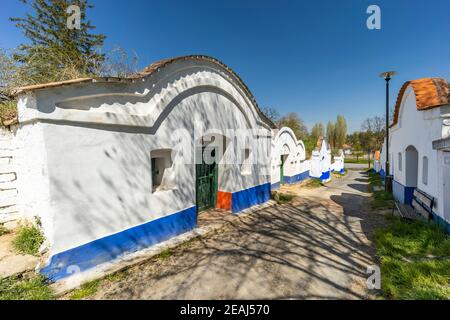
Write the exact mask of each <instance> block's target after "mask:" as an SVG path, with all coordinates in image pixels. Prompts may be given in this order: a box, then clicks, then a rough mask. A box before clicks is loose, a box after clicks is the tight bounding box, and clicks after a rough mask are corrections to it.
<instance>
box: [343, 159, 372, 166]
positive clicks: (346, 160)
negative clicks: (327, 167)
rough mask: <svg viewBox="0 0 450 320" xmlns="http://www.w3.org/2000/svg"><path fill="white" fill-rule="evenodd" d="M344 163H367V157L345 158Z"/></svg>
mask: <svg viewBox="0 0 450 320" xmlns="http://www.w3.org/2000/svg"><path fill="white" fill-rule="evenodd" d="M345 163H357V164H367V165H369V160H368V159H356V158H345Z"/></svg>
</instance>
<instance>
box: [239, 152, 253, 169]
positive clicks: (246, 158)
mask: <svg viewBox="0 0 450 320" xmlns="http://www.w3.org/2000/svg"><path fill="white" fill-rule="evenodd" d="M250 154H251V152H250V149H249V148H245V149H244V159H243V161H242V165H241V174H250V173H251V172H252V163H251V159H250Z"/></svg>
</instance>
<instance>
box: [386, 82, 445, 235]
mask: <svg viewBox="0 0 450 320" xmlns="http://www.w3.org/2000/svg"><path fill="white" fill-rule="evenodd" d="M449 94H450V90H449V84H448V82H447V80H445V79H441V78H424V79H418V80H412V81H407V82H406V83H405V84H404V85H403V86H402V88H401V89H400V92H399V94H398V97H397V102H396V105H395V111H394V119H393V123H392V125H391V130H390V139H389V140H390V141H389V153H390V154H389V155H386V154H385V148H383V150H382V153H381V159H380V162H381V163H380V165H381V170H384V169H385V168H384V161H385V157H386V156H388V157H389V160H390V174H392V175H393V177H394V181H393V193H394V196H395V198H396V199H397V200H399V201H400V202H402V203H406V204H411V202H412V197H413V192H414V190H415V189H419V190H420V191H422V192H424V193H426V194H428V195H430V196H432V197H433V198H435V202H434V204H433V208H432V209H433V218H434V219H435V220H436V221H437V222H438V223H440V224H442V225H444V226H446V228H447V230H450V229H449V221H450V98H449Z"/></svg>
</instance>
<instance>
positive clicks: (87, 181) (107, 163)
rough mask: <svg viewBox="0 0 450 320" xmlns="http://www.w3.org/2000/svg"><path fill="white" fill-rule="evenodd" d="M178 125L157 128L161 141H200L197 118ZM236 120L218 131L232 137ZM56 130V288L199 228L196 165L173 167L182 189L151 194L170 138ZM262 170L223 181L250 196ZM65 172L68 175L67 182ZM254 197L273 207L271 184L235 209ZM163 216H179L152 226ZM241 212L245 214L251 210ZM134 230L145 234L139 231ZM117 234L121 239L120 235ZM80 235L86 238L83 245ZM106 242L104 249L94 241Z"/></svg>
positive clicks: (206, 120)
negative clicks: (182, 131)
mask: <svg viewBox="0 0 450 320" xmlns="http://www.w3.org/2000/svg"><path fill="white" fill-rule="evenodd" d="M193 92H194V91H193ZM195 92H196V91H195ZM191 93H192V92H191ZM193 97H194V96H192V95H189V96H188V98H185V99H184V100H183V108H185V109H183V110H184V111H185V112H186V113H187V114H190V115H191V114H194V111H197V112H200V113H201V119H202V123H201V125H202V126H203V127H204V128H212V127H214V126H215V125H214V123H213V122H211V120H210V117H209V115H208V114H207V113H206V111H204V110H200V107H199V104H198V101H196V99H194V98H193ZM221 97H222V96H221ZM220 99H222V98H219V97H218V96H215V97H214V98H210V99H208V103H211V104H210V105H219V104H220V103H222V100H220ZM176 101H178V102H177V103H180V102H181V101H179V100H176ZM171 103H172V102H171ZM172 104H173V105H171V107H170V108H169V109H168V111H164V113H163V114H165V116H167V114H168V112H169V111H174V110H176V105H177V104H175V103H172ZM109 116H110V117H115V116H116V115H114V114H110V115H109ZM173 118H174V117H172V118H171V119H166V120H165V121H164V122H162V121H156V124H155V125H156V126H157V128H159V131H158V132H157V134H158V133H160V131H161V130H163V131H164V132H167V133H172V132H175V131H176V130H177V129H179V128H186V129H187V130H188V132H190V133H191V134H193V133H194V127H193V126H194V123H193V122H194V120H193V118H192V117H176V119H173ZM158 119H159V118H158ZM233 119H234V118H233V117H231V116H230V117H229V119H228V118H226V119H224V120H223V127H222V128H216V129H217V130H219V131H220V130H222V131H223V132H225V130H226V129H229V128H227V126H230V125H232V122H233ZM136 121H137V120H136ZM136 124H139V121H138V122H137V123H136ZM49 126H50V127H51V128H52V130H55V131H49V132H50V134H51V135H52V136H53V137H50V134H49V137H46V138H48V139H50V140H51V139H53V140H52V141H53V143H49V145H51V146H53V149H51V150H50V152H49V158H52V164H57V165H55V166H50V167H49V176H50V177H51V194H52V201H53V203H55V204H56V206H57V207H55V208H56V209H55V212H56V216H55V218H54V220H55V226H56V228H55V237H54V238H55V242H56V250H55V251H56V252H60V251H61V252H60V253H58V254H56V255H55V256H53V257H52V259H51V262H50V265H49V266H48V267H46V268H44V269H43V272H44V273H45V274H46V275H47V276H48V277H49V278H51V279H53V280H57V279H60V278H63V277H65V276H68V275H70V272H71V270H79V271H84V270H87V269H89V268H92V267H93V266H95V265H98V264H100V263H102V262H106V261H109V260H111V259H114V258H116V257H118V256H119V255H121V254H122V253H123V252H124V251H126V252H130V251H136V250H139V249H142V248H144V247H147V246H149V245H152V244H154V243H158V242H161V241H164V240H166V239H168V238H170V237H173V236H175V235H177V234H180V233H183V232H186V231H188V230H190V229H192V228H194V227H195V225H196V212H195V211H196V208H195V170H194V166H195V164H194V163H189V164H186V163H180V161H178V160H179V159H182V156H181V155H179V154H177V155H175V158H173V159H172V167H174V166H178V168H179V170H176V176H175V179H176V184H175V188H173V189H170V190H165V191H162V192H161V193H160V194H158V197H157V198H156V197H155V194H153V193H152V180H151V174H152V173H151V166H150V164H151V156H150V151H151V150H154V149H167V148H168V147H173V142H171V141H170V139H169V137H168V135H166V136H162V137H161V136H159V135H157V136H154V135H153V133H154V132H155V128H144V127H139V128H135V127H126V126H123V127H112V126H109V125H100V124H86V125H75V124H70V125H64V124H63V123H58V124H50V125H49ZM80 128H82V130H83V131H84V133H86V134H87V135H85V136H82V135H78V134H77V133H79V132H80V131H76V130H75V129H78V130H80ZM55 132H56V133H61V135H59V134H55ZM61 139H64V142H65V143H64V145H61V143H60V141H61ZM79 150H82V153H81V156H80V154H79V153H77V152H78V151H79ZM191 151H192V154H191V155H190V156H192V157H193V152H194V142H193V140H192V141H191ZM186 156H187V155H184V157H186ZM260 169H261V168H259V167H255V166H253V167H252V172H251V174H249V175H245V176H243V175H241V174H240V171H239V166H232V167H231V169H230V170H229V172H228V173H227V172H224V177H225V178H227V177H228V179H231V178H232V179H233V182H234V184H236V185H237V186H240V187H241V189H245V186H246V185H248V181H259V180H261V178H260V175H259V170H260ZM62 172H65V174H64V175H63V174H61V173H62ZM255 197H256V199H257V201H258V203H261V202H265V201H267V200H268V199H269V198H270V184H268V190H266V189H264V190H255V193H254V194H252V195H243V196H240V197H239V201H238V200H237V201H236V202H235V203H236V205H238V204H239V203H241V204H242V203H247V204H249V205H248V206H251V205H253V204H256V203H253V202H251V201H252V200H254V198H255ZM233 205H234V201H233ZM161 208H165V210H163V211H165V212H164V214H171V213H174V212H177V215H171V216H166V217H165V218H164V220H163V221H156V222H155V224H151V225H148V224H147V223H146V222H148V221H150V220H154V219H155V217H156V218H158V217H160V211H161ZM167 208H174V209H173V210H168V209H167ZM237 209H239V210H242V209H244V207H242V206H241V207H238V208H237ZM233 211H234V208H233ZM163 222H164V223H163ZM64 226H67V228H64ZM133 226H139V228H138V229H134V228H133ZM124 229H125V230H124ZM118 232H121V234H120V235H116V233H118ZM80 235H84V236H83V237H81V238H80ZM105 235H107V236H105ZM108 235H110V236H108ZM99 238H101V239H100V240H99V241H93V240H96V239H99ZM78 239H82V241H80V240H78ZM86 240H87V241H86ZM89 241H93V242H89ZM86 242H88V243H87V244H85V245H81V246H79V247H76V248H73V249H70V250H68V251H64V250H66V248H72V247H73V245H72V243H73V244H74V245H75V244H79V243H86ZM60 248H63V249H62V250H60ZM71 267H75V269H74V268H71ZM69 269H70V270H69Z"/></svg>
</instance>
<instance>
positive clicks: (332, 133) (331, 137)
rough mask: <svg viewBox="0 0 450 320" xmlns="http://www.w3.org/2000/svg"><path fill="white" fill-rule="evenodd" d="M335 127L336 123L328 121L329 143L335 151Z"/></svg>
mask: <svg viewBox="0 0 450 320" xmlns="http://www.w3.org/2000/svg"><path fill="white" fill-rule="evenodd" d="M335 137H336V135H335V126H334V123H333V122H331V121H328V124H327V140H328V143H329V144H330V146H331V148H332V149H334V148H335Z"/></svg>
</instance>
